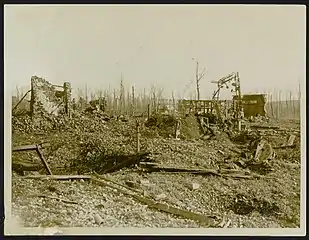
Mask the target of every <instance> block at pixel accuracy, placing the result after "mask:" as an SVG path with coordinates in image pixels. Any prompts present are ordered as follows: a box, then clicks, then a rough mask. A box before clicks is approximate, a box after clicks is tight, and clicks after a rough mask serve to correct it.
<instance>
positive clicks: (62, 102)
mask: <svg viewBox="0 0 309 240" xmlns="http://www.w3.org/2000/svg"><path fill="white" fill-rule="evenodd" d="M70 102H71V88H70V84H69V83H65V84H64V90H63V89H62V91H59V90H57V89H56V87H55V86H54V85H52V84H51V83H49V82H48V81H46V80H45V79H43V78H40V77H37V76H33V77H32V78H31V101H30V111H31V115H32V117H36V116H40V115H42V114H43V115H44V114H48V115H50V114H52V115H55V116H57V115H59V114H61V113H69V108H70Z"/></svg>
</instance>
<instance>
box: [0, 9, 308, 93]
mask: <svg viewBox="0 0 309 240" xmlns="http://www.w3.org/2000/svg"><path fill="white" fill-rule="evenodd" d="M305 11H306V9H305V6H293V5H289V6H288V5H286V6H284V5H278V6H276V5H273V6H272V5H264V6H262V5H261V6H258V5H256V6H254V5H247V6H246V5H131V6H130V5H75V6H74V5H67V6H66V5H58V6H57V5H41V6H40V5H28V6H27V5H6V6H5V21H4V28H5V36H4V37H5V40H4V44H5V48H4V51H5V60H4V69H5V73H4V74H5V82H6V83H7V87H8V88H10V91H14V90H15V89H16V86H18V87H21V88H26V89H27V88H28V89H29V85H30V79H31V76H33V75H37V76H39V77H43V78H45V79H47V80H48V81H50V82H52V83H53V84H62V83H63V82H64V81H69V82H71V85H72V87H73V90H74V91H76V89H78V88H80V89H84V88H85V85H86V84H87V87H88V89H89V91H94V92H95V91H98V90H100V89H108V88H110V89H114V88H119V85H120V79H121V75H122V79H123V81H124V84H125V86H126V87H127V88H129V87H130V88H131V86H135V88H136V91H143V89H144V88H146V89H147V91H148V89H150V87H151V86H152V85H154V86H155V87H156V88H162V89H163V94H164V96H166V97H169V96H171V95H172V92H174V95H175V96H176V97H178V98H189V97H190V96H191V95H192V93H194V92H195V69H196V61H198V62H199V68H200V71H202V70H203V69H204V68H205V75H204V78H203V79H202V80H201V81H200V89H201V90H200V91H201V98H209V97H210V96H211V94H212V93H213V91H214V90H215V89H216V85H215V84H214V83H211V81H215V80H218V79H220V78H221V77H224V76H226V75H228V74H230V73H232V72H239V77H240V82H241V91H242V93H253V92H274V91H276V92H279V90H280V91H282V92H283V93H285V92H288V91H292V92H293V93H294V92H295V93H297V91H298V88H299V83H300V82H301V81H305V77H306V76H305V53H306V48H305V44H306V39H305V34H306V31H305V30H306V29H305V27H306V17H305ZM226 91H227V90H226ZM224 94H226V96H227V95H228V92H226V93H225V92H223V95H222V96H224Z"/></svg>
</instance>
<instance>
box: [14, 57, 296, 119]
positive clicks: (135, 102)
mask: <svg viewBox="0 0 309 240" xmlns="http://www.w3.org/2000/svg"><path fill="white" fill-rule="evenodd" d="M196 66H197V67H196V87H197V94H196V96H195V99H199V98H200V95H199V81H200V80H201V79H202V78H203V77H204V73H205V69H203V70H202V71H201V73H200V72H199V69H198V62H196ZM73 93H74V97H75V102H76V103H77V105H78V108H79V109H80V110H83V109H85V108H86V107H87V106H88V103H89V101H90V100H95V99H99V98H103V97H104V98H105V99H106V101H107V106H106V111H107V112H108V113H111V114H116V115H120V114H125V115H135V114H136V115H140V114H142V113H147V112H148V111H159V110H162V109H163V110H164V109H170V110H171V111H174V109H176V108H177V99H176V97H175V96H174V92H172V93H171V94H170V95H171V96H170V97H169V98H168V99H164V98H163V89H162V88H156V87H155V86H151V88H150V89H145V88H144V89H143V90H142V91H137V90H136V88H135V87H134V86H131V87H130V88H128V87H125V86H124V81H123V79H122V78H121V80H120V86H119V88H118V89H105V90H97V91H95V92H94V91H91V90H90V89H89V88H88V87H87V85H85V88H84V89H73ZM24 94H25V93H24V92H23V91H22V90H21V89H20V88H18V87H17V88H16V93H15V94H14V95H15V96H14V97H13V103H12V104H13V107H14V105H15V104H16V103H17V102H18V101H19V100H20V99H21V98H22V97H23V96H24ZM29 96H30V94H28V97H27V98H25V99H24V101H23V102H22V103H21V105H20V106H19V108H27V106H28V105H29V104H28V103H29V102H28V100H29ZM267 97H268V99H267V104H266V111H267V113H268V115H269V116H270V117H272V118H296V119H299V118H300V99H301V94H300V89H299V91H298V93H293V92H292V91H290V92H283V91H273V92H268V93H267Z"/></svg>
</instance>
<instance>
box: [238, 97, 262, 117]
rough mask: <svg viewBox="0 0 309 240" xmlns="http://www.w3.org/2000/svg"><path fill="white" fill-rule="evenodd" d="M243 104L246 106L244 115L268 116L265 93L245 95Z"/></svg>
mask: <svg viewBox="0 0 309 240" xmlns="http://www.w3.org/2000/svg"><path fill="white" fill-rule="evenodd" d="M242 104H243V108H244V116H245V118H248V117H251V116H252V117H256V116H258V115H260V116H266V110H265V105H266V95H265V94H251V95H243V97H242Z"/></svg>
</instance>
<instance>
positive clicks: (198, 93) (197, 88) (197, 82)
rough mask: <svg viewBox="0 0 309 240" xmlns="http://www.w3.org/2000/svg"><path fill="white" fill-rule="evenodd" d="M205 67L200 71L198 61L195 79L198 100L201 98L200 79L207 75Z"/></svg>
mask: <svg viewBox="0 0 309 240" xmlns="http://www.w3.org/2000/svg"><path fill="white" fill-rule="evenodd" d="M205 70H206V69H205V68H204V69H203V70H202V72H201V73H199V62H198V61H196V73H195V80H196V93H197V100H200V81H201V79H202V78H203V77H204V75H205Z"/></svg>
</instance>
